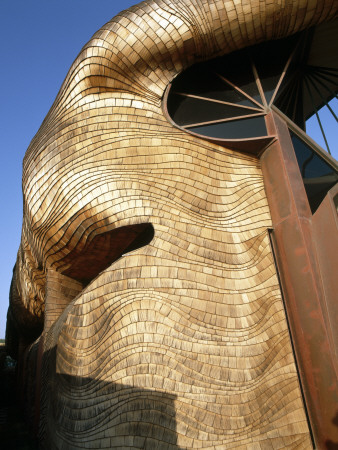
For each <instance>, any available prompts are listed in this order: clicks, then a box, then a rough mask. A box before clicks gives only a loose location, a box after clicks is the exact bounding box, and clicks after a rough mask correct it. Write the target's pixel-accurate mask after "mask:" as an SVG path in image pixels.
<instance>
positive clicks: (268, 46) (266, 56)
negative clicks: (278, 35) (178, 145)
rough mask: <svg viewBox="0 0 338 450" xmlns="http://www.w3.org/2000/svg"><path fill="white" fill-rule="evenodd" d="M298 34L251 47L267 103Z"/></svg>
mask: <svg viewBox="0 0 338 450" xmlns="http://www.w3.org/2000/svg"><path fill="white" fill-rule="evenodd" d="M297 40H298V36H296V37H295V36H292V37H291V38H287V39H282V40H278V41H269V42H266V43H264V44H261V45H259V46H256V47H252V49H251V51H252V59H253V61H254V63H255V66H256V69H257V72H258V76H259V79H260V82H261V84H262V88H263V91H264V94H265V98H266V101H267V102H268V103H269V102H270V100H271V98H272V96H273V93H274V91H275V88H276V86H277V84H278V81H279V79H280V77H281V75H282V73H283V70H284V68H285V66H286V63H287V62H288V59H289V57H290V56H291V53H292V51H293V49H294V47H295V45H296V43H297Z"/></svg>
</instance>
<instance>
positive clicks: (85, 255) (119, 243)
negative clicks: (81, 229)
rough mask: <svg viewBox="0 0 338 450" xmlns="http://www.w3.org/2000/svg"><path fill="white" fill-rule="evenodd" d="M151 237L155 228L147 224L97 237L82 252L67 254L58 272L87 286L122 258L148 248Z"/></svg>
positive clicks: (121, 228) (116, 230)
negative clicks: (139, 249)
mask: <svg viewBox="0 0 338 450" xmlns="http://www.w3.org/2000/svg"><path fill="white" fill-rule="evenodd" d="M153 237H154V227H153V225H152V224H150V223H141V224H137V225H128V226H125V227H120V228H117V229H115V230H112V231H108V232H107V233H102V234H98V235H97V236H95V237H94V238H93V239H92V240H91V241H90V242H88V243H87V244H86V245H85V247H84V248H83V249H82V251H80V252H79V251H77V249H76V248H75V249H74V250H73V251H72V252H70V253H69V255H67V256H66V257H65V258H64V259H63V260H62V266H61V267H59V269H58V271H59V272H61V273H62V274H63V275H67V276H68V277H70V278H73V279H75V280H77V281H79V282H81V283H82V284H83V285H84V286H86V285H87V284H89V283H90V282H91V281H92V280H93V279H94V278H96V277H97V275H98V274H99V273H100V272H102V271H103V270H105V269H107V268H108V267H109V266H110V265H111V264H112V263H114V262H115V261H116V260H118V259H119V258H120V257H121V256H123V255H125V254H127V253H129V252H131V251H133V250H136V249H138V248H141V247H144V246H146V245H148V244H149V243H150V242H151V241H152V239H153Z"/></svg>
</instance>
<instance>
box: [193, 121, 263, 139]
mask: <svg viewBox="0 0 338 450" xmlns="http://www.w3.org/2000/svg"><path fill="white" fill-rule="evenodd" d="M189 131H193V132H194V133H197V134H200V135H202V136H207V137H212V138H220V139H229V140H231V139H247V138H253V137H262V136H266V135H267V132H266V127H265V120H264V117H263V116H259V117H252V118H249V119H240V120H231V121H229V122H222V123H217V124H214V125H204V126H200V127H192V128H189Z"/></svg>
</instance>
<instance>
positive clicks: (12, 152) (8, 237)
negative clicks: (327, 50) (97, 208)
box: [0, 0, 338, 338]
mask: <svg viewBox="0 0 338 450" xmlns="http://www.w3.org/2000/svg"><path fill="white" fill-rule="evenodd" d="M136 3H138V2H137V1H135V0H134V1H133V0H96V1H93V0H0V37H1V41H0V42H1V66H0V81H1V83H0V94H1V97H0V119H1V120H0V157H1V160H0V162H1V164H0V170H1V176H0V183H1V186H0V192H1V194H0V211H1V222H0V226H1V233H0V239H1V242H0V245H1V247H0V248H1V252H2V255H1V261H0V338H3V337H4V336H5V324H6V314H7V307H8V291H9V286H10V280H11V276H12V268H13V266H14V263H15V259H16V252H17V249H18V246H19V241H20V232H21V231H20V229H21V221H22V196H21V164H22V159H23V156H24V153H25V150H26V149H27V147H28V145H29V143H30V141H31V139H32V138H33V136H34V135H35V133H36V132H37V130H38V128H39V126H40V124H41V123H42V121H43V119H44V117H45V115H46V113H47V112H48V110H49V108H50V106H51V105H52V103H53V100H54V98H55V96H56V94H57V92H58V90H59V88H60V86H61V83H62V81H63V79H64V78H65V76H66V74H67V71H68V69H69V67H70V65H71V63H72V62H73V60H74V59H75V57H76V56H77V54H78V53H79V51H80V50H81V48H82V46H83V45H84V44H85V43H86V42H87V41H88V40H89V39H90V37H91V36H92V35H93V34H94V33H95V32H96V31H97V30H98V29H99V28H100V27H101V26H102V25H103V24H104V23H106V22H107V21H108V20H110V19H111V18H112V17H113V16H115V15H116V14H117V13H118V12H120V11H121V10H123V9H126V8H128V7H129V6H131V5H133V4H136ZM337 104H338V101H337V100H335V109H336V111H337V110H338V105H337ZM311 128H313V132H314V133H315V128H316V126H315V125H311ZM336 139H337V136H335V135H334V134H333V135H332V137H331V140H332V141H333V142H334V144H335V146H336V147H335V157H336V158H338V148H337V144H336Z"/></svg>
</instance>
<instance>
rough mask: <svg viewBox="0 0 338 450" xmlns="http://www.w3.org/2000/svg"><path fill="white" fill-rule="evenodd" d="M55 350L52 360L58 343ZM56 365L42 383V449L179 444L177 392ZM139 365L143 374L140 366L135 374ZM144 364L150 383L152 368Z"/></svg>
mask: <svg viewBox="0 0 338 450" xmlns="http://www.w3.org/2000/svg"><path fill="white" fill-rule="evenodd" d="M51 353H54V354H53V355H51V354H49V355H48V359H49V364H50V363H52V361H53V360H54V361H55V347H54V348H53V349H52V350H51ZM46 356H47V355H46ZM50 357H51V358H50ZM49 364H48V365H49ZM52 366H54V364H53V363H52V364H50V367H49V375H51V377H49V381H48V385H47V384H46V383H44V382H43V386H42V390H43V392H42V414H43V416H42V417H41V418H42V420H41V422H40V441H41V443H42V447H41V448H42V449H54V448H62V449H69V450H70V449H74V448H81V449H85V448H100V449H104V448H105V449H114V448H115V449H121V448H130V449H132V448H134V449H161V448H163V449H164V448H165V449H168V450H169V449H170V450H179V449H180V447H178V446H177V431H176V418H175V415H176V413H175V399H176V395H175V394H169V393H166V392H163V391H160V390H158V391H157V390H154V389H146V388H140V387H138V386H133V385H128V384H120V383H114V382H111V383H110V382H107V381H102V380H99V379H96V378H95V374H94V376H93V378H86V377H80V376H70V375H64V374H56V373H55V372H54V376H53V374H52V373H51V372H50V369H51V367H52ZM54 367H55V366H54ZM101 369H102V368H101ZM136 370H137V373H138V374H139V373H140V370H142V368H140V367H136V366H135V374H136ZM143 370H144V371H145V372H146V373H147V375H146V373H145V374H144V380H145V383H146V382H147V379H148V381H149V378H151V377H152V376H151V375H150V373H151V370H150V369H149V367H143ZM128 378H129V377H128ZM130 379H132V375H131V376H130Z"/></svg>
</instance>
